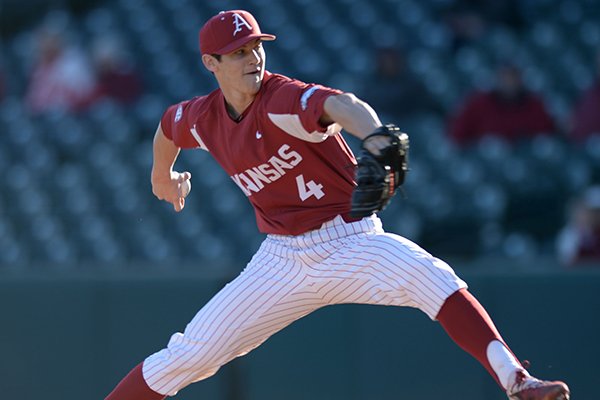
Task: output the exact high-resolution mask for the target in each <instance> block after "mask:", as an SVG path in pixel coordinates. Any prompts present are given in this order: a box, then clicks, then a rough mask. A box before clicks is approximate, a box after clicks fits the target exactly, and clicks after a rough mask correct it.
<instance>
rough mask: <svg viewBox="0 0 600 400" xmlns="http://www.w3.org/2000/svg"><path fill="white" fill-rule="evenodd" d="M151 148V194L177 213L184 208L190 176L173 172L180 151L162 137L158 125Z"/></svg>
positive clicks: (162, 134) (171, 142)
mask: <svg viewBox="0 0 600 400" xmlns="http://www.w3.org/2000/svg"><path fill="white" fill-rule="evenodd" d="M152 148H153V164H152V174H151V182H152V193H154V195H155V196H156V197H157V198H158V199H160V200H165V201H167V202H169V203H171V204H172V205H173V208H174V209H175V211H177V212H179V211H181V210H183V207H185V197H186V196H187V194H188V192H189V188H190V185H189V180H190V179H191V178H192V175H191V174H190V173H189V172H182V173H180V172H177V171H173V166H174V165H175V161H176V160H177V157H178V156H179V152H180V150H181V149H180V148H179V147H177V146H176V145H175V144H174V143H173V141H172V140H170V139H168V138H167V137H166V136H165V135H164V133H163V131H162V128H161V126H160V124H159V125H158V128H157V129H156V133H155V135H154V142H153V146H152Z"/></svg>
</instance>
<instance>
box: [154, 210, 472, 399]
mask: <svg viewBox="0 0 600 400" xmlns="http://www.w3.org/2000/svg"><path fill="white" fill-rule="evenodd" d="M465 286H466V285H465V284H464V282H462V281H461V280H460V279H459V278H458V277H456V275H455V274H454V272H453V271H452V269H451V268H450V267H449V266H448V265H447V264H446V263H444V262H443V261H442V260H439V259H437V258H435V257H433V256H432V255H431V254H429V253H427V252H426V251H425V250H423V249H421V248H420V247H419V246H417V245H416V244H414V243H412V242H410V241H409V240H407V239H404V238H402V237H400V236H397V235H393V234H387V233H385V232H384V231H383V229H382V228H381V222H380V221H379V220H378V219H377V218H376V217H369V218H365V219H363V220H361V221H357V222H354V223H345V222H343V220H342V219H341V217H336V218H335V219H334V220H332V221H329V222H326V223H325V224H323V226H322V227H321V229H318V230H315V231H311V232H307V233H306V234H303V235H299V236H285V235H268V236H267V238H266V239H265V241H264V242H263V244H262V245H261V247H260V249H259V250H258V251H257V253H256V254H255V256H254V257H253V258H252V260H251V261H250V262H249V263H248V265H247V266H246V268H245V269H244V271H242V272H241V273H240V275H239V276H238V277H237V278H236V279H234V280H233V281H232V282H230V283H229V284H227V285H226V286H225V287H224V288H223V289H221V291H220V292H219V293H218V294H217V295H216V296H215V297H213V298H212V299H211V300H210V301H209V302H208V303H207V304H206V305H205V306H204V307H203V308H202V309H201V310H200V311H199V312H198V313H197V314H196V315H195V316H194V318H193V319H192V321H191V322H190V323H189V324H188V325H187V327H186V329H185V331H184V333H183V334H175V335H173V337H172V338H171V340H170V341H169V345H168V346H167V348H165V349H163V350H162V351H160V352H158V353H155V354H154V355H152V356H150V357H148V358H147V359H146V361H145V362H144V377H145V379H146V381H147V382H148V385H149V386H150V387H151V388H152V389H153V390H155V391H157V392H159V393H162V394H166V395H170V396H172V395H174V394H175V393H177V391H178V390H180V389H181V388H182V387H184V386H186V385H188V384H189V383H191V382H193V381H195V380H199V379H204V378H207V377H209V376H211V375H212V374H214V373H215V372H216V371H217V370H218V369H219V367H220V366H221V365H223V364H225V363H226V362H228V361H229V360H231V359H232V358H235V357H237V356H240V355H243V354H246V353H247V352H249V351H251V350H252V349H254V348H256V347H257V346H259V345H260V344H261V343H263V342H264V341H265V340H267V339H268V338H269V337H270V336H271V335H272V334H274V333H276V332H277V331H279V330H281V329H283V328H284V327H286V326H288V325H289V324H291V323H292V322H294V321H295V320H297V319H299V318H302V317H303V316H305V315H307V314H309V313H311V312H313V311H314V310H316V309H318V308H321V307H324V306H327V305H331V304H341V303H364V304H380V305H395V306H410V307H417V308H420V309H421V310H422V311H424V312H425V313H427V314H428V315H429V317H430V318H435V315H436V313H437V311H438V310H439V308H440V307H441V305H442V304H443V301H444V300H445V299H446V298H447V297H448V296H449V295H450V294H451V293H453V292H454V291H456V290H458V289H459V288H461V287H465Z"/></svg>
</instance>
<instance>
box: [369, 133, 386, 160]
mask: <svg viewBox="0 0 600 400" xmlns="http://www.w3.org/2000/svg"><path fill="white" fill-rule="evenodd" d="M390 143H391V139H390V138H389V137H386V136H373V137H371V138H369V139H367V140H366V141H365V142H364V143H363V146H364V148H365V149H367V150H368V151H369V152H370V153H371V154H373V155H376V156H378V155H381V151H380V150H383V149H385V148H386V147H388V146H389V145H390Z"/></svg>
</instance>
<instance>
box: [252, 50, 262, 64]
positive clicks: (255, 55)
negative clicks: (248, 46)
mask: <svg viewBox="0 0 600 400" xmlns="http://www.w3.org/2000/svg"><path fill="white" fill-rule="evenodd" d="M250 55H251V57H250V62H251V63H252V64H260V62H261V61H262V57H261V54H260V51H258V50H257V49H252V52H251V53H250Z"/></svg>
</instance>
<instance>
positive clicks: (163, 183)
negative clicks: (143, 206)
mask: <svg viewBox="0 0 600 400" xmlns="http://www.w3.org/2000/svg"><path fill="white" fill-rule="evenodd" d="M191 179H192V174H190V173H189V172H187V171H186V172H176V171H171V173H170V175H164V176H161V175H158V174H154V173H153V174H152V178H151V181H152V193H154V195H155V196H156V197H157V198H158V199H159V200H164V201H166V202H169V203H171V204H172V205H173V208H174V209H175V211H177V212H179V211H181V210H183V207H185V197H186V196H187V195H188V193H189V192H188V191H187V189H186V188H188V187H189V186H187V185H186V181H190V180H191ZM188 183H189V182H188Z"/></svg>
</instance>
